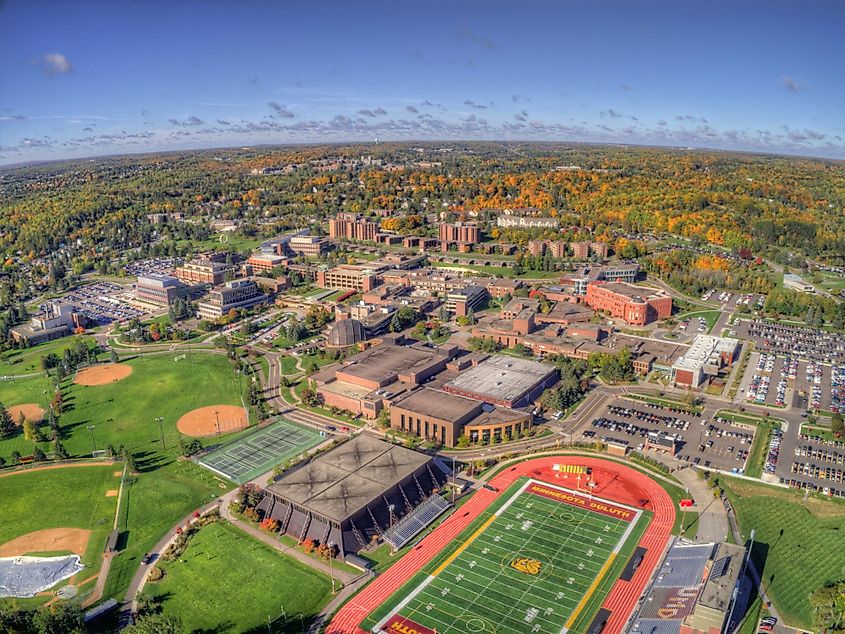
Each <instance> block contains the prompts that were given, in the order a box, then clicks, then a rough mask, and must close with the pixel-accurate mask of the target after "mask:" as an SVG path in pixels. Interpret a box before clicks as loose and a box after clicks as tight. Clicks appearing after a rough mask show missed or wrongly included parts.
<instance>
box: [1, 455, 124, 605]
mask: <svg viewBox="0 0 845 634" xmlns="http://www.w3.org/2000/svg"><path fill="white" fill-rule="evenodd" d="M119 469H120V465H105V466H85V467H65V468H59V469H49V470H44V471H21V472H17V473H15V474H13V475H8V476H5V477H3V478H0V509H2V513H0V544H2V543H5V542H7V541H9V540H11V539H13V538H15V537H20V536H21V535H26V534H27V533H30V532H32V531H36V530H42V529H47V528H84V529H86V530H90V531H92V534H91V538H90V539H89V542H88V549H87V551H86V552H85V553H77V554H79V555H82V563H83V564H85V565H86V566H89V568H88V569H87V570H85V571H84V572H83V573H81V574H82V575H83V576H82V577H81V578H87V577H90V576H91V575H93V574H95V573H96V571H97V570H99V567H100V563H101V561H102V553H103V548H104V546H105V543H106V538H107V537H108V534H109V533H110V532H111V530H112V523H113V522H114V514H115V509H116V507H117V497H106V491H108V490H110V489H118V488H119V487H120V477H115V475H114V472H115V471H117V470H119ZM42 600H43V599H39V602H40V601H42ZM2 603H3V602H2V601H0V605H2Z"/></svg>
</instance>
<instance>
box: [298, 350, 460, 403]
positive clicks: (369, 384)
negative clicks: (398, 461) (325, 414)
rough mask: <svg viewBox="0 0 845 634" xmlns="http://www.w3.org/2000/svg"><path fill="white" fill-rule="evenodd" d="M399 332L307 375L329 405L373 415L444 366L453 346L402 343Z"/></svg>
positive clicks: (438, 371)
mask: <svg viewBox="0 0 845 634" xmlns="http://www.w3.org/2000/svg"><path fill="white" fill-rule="evenodd" d="M403 344H404V340H403V338H402V337H401V336H400V335H384V336H383V337H382V343H381V344H379V345H377V346H373V347H372V348H369V349H368V350H365V351H363V352H361V353H359V354H357V355H355V356H353V357H350V358H349V359H347V360H346V361H344V362H343V363H342V364H340V365H338V366H330V367H328V368H326V369H324V370H323V371H321V372H318V373H316V374H314V375H312V376H311V379H312V380H313V381H314V382H315V383H316V384H317V393H318V394H319V395H320V397H321V398H322V399H323V402H324V403H325V404H326V405H328V406H329V407H338V408H340V409H344V410H347V411H350V412H352V413H353V414H360V415H362V416H364V417H366V418H375V417H376V416H378V414H379V412H380V411H381V409H382V408H383V407H385V406H386V405H389V404H390V403H391V402H393V400H395V399H396V398H399V397H400V396H401V395H402V394H405V393H407V392H409V391H410V390H412V389H414V388H415V387H416V386H418V385H422V384H423V383H424V382H425V381H427V380H428V379H430V378H432V377H434V376H435V375H437V374H439V373H440V372H442V371H443V370H445V369H446V364H447V363H448V362H449V361H450V360H451V359H452V358H453V357H454V356H455V355H456V354H457V352H458V348H457V346H452V345H449V344H444V345H441V346H438V347H436V348H430V347H427V346H424V345H422V344H414V345H410V346H406V345H403Z"/></svg>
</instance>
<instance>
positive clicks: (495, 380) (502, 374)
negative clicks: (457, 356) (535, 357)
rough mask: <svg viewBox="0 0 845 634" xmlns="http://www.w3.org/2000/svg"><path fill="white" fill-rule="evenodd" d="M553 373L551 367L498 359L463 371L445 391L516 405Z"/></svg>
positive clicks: (507, 358) (518, 360)
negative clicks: (522, 397) (511, 402)
mask: <svg viewBox="0 0 845 634" xmlns="http://www.w3.org/2000/svg"><path fill="white" fill-rule="evenodd" d="M554 371H555V369H554V368H552V367H551V366H548V365H545V364H543V363H540V362H538V361H528V360H527V359H518V358H516V357H510V356H504V355H495V356H492V357H490V358H489V359H487V360H486V361H484V362H483V363H480V364H478V365H477V366H476V367H474V368H472V369H469V370H465V371H463V372H462V373H461V374H460V375H459V376H458V377H457V378H455V379H453V380H451V381H449V383H447V384H446V385H445V386H444V389H446V390H447V391H450V390H459V391H461V392H465V393H469V394H474V395H479V396H488V397H492V398H494V399H497V400H502V401H516V400H518V399H519V398H520V397H521V396H522V395H523V394H525V393H526V392H528V391H529V390H531V389H532V388H533V387H534V386H536V385H537V384H538V383H540V382H541V381H543V380H544V379H545V378H546V377H547V376H549V375H550V374H551V373H553V372H554Z"/></svg>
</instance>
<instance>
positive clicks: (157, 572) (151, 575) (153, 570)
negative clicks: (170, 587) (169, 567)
mask: <svg viewBox="0 0 845 634" xmlns="http://www.w3.org/2000/svg"><path fill="white" fill-rule="evenodd" d="M162 579H164V570H162V569H161V568H159V567H158V566H151V567H150V571H149V572H148V573H147V581H149V582H150V583H157V582H159V581H161V580H162Z"/></svg>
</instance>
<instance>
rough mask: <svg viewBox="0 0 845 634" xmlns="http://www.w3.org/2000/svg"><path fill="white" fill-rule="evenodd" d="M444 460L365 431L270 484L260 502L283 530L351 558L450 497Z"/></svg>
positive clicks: (265, 515) (300, 540) (266, 512)
mask: <svg viewBox="0 0 845 634" xmlns="http://www.w3.org/2000/svg"><path fill="white" fill-rule="evenodd" d="M439 464H440V463H439V461H435V460H434V459H432V458H431V457H430V456H427V455H425V454H422V453H418V452H416V451H412V450H410V449H405V448H404V447H400V446H398V445H394V444H392V443H388V442H384V441H383V440H378V439H376V438H373V437H372V436H368V435H367V434H359V435H357V436H355V437H354V438H352V439H350V440H348V441H346V442H344V443H342V444H341V445H339V446H337V447H335V448H334V449H331V450H330V451H327V452H325V453H323V454H321V455H319V456H317V457H315V458H313V459H312V460H311V461H310V462H309V463H308V464H307V465H305V466H304V467H302V468H299V469H293V470H290V471H288V472H286V473H285V475H283V476H282V477H281V478H280V479H279V480H277V481H276V482H274V483H273V484H271V485H270V486H269V487H267V489H265V494H266V495H265V496H264V498H263V499H262V500H261V502H260V503H259V505H258V509H259V511H261V512H262V513H263V514H264V517H270V518H272V519H275V520H276V521H277V522H279V530H280V532H282V533H284V534H287V535H290V536H291V537H293V538H294V539H296V540H297V541H299V542H302V541H305V540H306V539H310V540H312V541H313V542H314V543H316V544H325V545H330V546H336V547H337V549H338V551H339V556H340V557H341V558H346V557H348V556H349V555H352V554H354V553H356V552H358V551H359V550H361V549H363V548H366V547H367V546H369V545H370V544H371V542H372V541H374V540H376V539H378V538H380V537H385V539H388V536H389V534H390V531H391V529H392V528H395V527H396V526H397V525H398V524H399V523H400V522H401V521H402V518H403V517H407V516H411V515H412V514H414V512H415V510H416V509H418V508H419V507H423V506H424V505H428V504H440V503H444V501H443V498H442V497H441V496H438V495H436V494H435V491H436V490H438V489H440V488H441V487H443V486H444V485H445V484H446V482H447V479H448V474H447V472H446V471H447V468H446V467H445V466H444V467H441V466H439ZM436 498H437V499H436ZM446 506H448V503H445V506H444V508H443V510H445V507H446Z"/></svg>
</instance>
